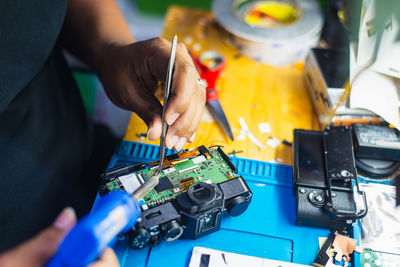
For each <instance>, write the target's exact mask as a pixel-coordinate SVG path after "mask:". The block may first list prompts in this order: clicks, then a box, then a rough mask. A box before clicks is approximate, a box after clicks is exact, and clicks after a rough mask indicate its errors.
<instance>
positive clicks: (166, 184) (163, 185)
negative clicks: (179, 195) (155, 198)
mask: <svg viewBox="0 0 400 267" xmlns="http://www.w3.org/2000/svg"><path fill="white" fill-rule="evenodd" d="M173 187H174V186H173V185H172V184H171V182H170V180H169V179H168V177H163V178H160V181H159V182H158V185H156V186H155V187H154V189H155V190H156V191H157V192H158V193H161V192H163V191H165V190H169V189H171V188H173Z"/></svg>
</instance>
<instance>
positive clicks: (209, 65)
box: [191, 51, 234, 141]
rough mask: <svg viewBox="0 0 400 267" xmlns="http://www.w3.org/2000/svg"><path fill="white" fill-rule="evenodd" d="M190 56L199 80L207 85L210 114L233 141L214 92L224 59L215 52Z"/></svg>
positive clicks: (216, 93)
mask: <svg viewBox="0 0 400 267" xmlns="http://www.w3.org/2000/svg"><path fill="white" fill-rule="evenodd" d="M191 55H192V58H193V61H194V63H195V64H196V66H197V68H198V70H199V74H200V78H201V79H202V80H203V81H205V82H206V83H207V84H206V86H205V87H206V96H207V105H208V107H209V108H210V111H211V113H212V114H213V115H214V117H215V120H216V121H217V122H218V123H219V125H220V126H221V128H222V129H223V130H224V132H225V133H226V134H227V135H228V136H229V138H230V139H231V140H232V141H233V140H234V138H233V134H232V130H231V127H230V125H229V122H228V119H227V118H226V116H225V113H224V110H223V109H222V106H221V103H220V102H219V99H218V92H217V90H215V82H216V81H217V79H218V76H219V74H220V72H221V71H222V70H223V69H224V67H225V63H226V62H225V58H224V57H223V56H222V55H221V54H219V53H217V52H215V51H207V52H204V53H202V54H200V55H199V57H196V56H195V55H194V54H193V53H191Z"/></svg>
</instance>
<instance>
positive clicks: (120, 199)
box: [46, 36, 177, 267]
mask: <svg viewBox="0 0 400 267" xmlns="http://www.w3.org/2000/svg"><path fill="white" fill-rule="evenodd" d="M176 44H177V37H176V36H174V38H173V41H172V47H171V55H170V58H169V64H168V70H167V78H166V89H165V96H164V107H163V114H162V121H163V131H162V135H161V138H160V163H159V170H158V172H157V174H156V175H154V176H152V177H151V178H149V179H148V180H146V182H145V183H143V184H142V185H141V186H140V187H139V188H138V189H137V190H136V191H135V192H133V194H132V195H130V194H128V193H127V192H125V191H119V190H118V191H112V192H110V193H108V194H106V195H105V196H104V197H103V198H101V199H100V201H99V203H98V205H97V206H96V207H94V208H93V210H92V212H91V213H89V214H88V215H86V216H85V217H83V218H82V219H81V220H80V221H79V222H78V223H77V224H76V225H75V226H74V228H72V230H71V231H70V232H69V233H68V235H67V236H66V237H65V239H64V240H63V241H62V243H61V245H60V246H59V248H58V250H57V252H56V254H55V255H54V256H53V258H51V259H50V261H49V262H48V263H47V264H46V267H84V266H87V265H89V264H90V263H92V262H93V261H95V260H96V259H97V258H98V257H99V256H100V255H101V253H102V252H103V251H104V249H105V248H106V247H107V246H110V245H112V244H113V243H114V242H115V240H116V237H117V235H118V234H120V233H123V232H126V231H128V230H129V229H131V228H132V227H134V226H135V224H136V222H138V221H140V206H139V204H138V200H141V199H143V197H144V196H145V195H146V194H147V193H149V192H150V191H151V190H152V189H153V188H154V187H155V186H156V185H157V184H158V181H159V178H160V173H161V171H162V163H163V158H164V149H165V148H164V139H165V133H166V125H165V119H164V113H165V106H166V104H167V103H166V101H167V99H168V97H169V92H170V86H171V79H172V71H173V67H174V62H175V51H176Z"/></svg>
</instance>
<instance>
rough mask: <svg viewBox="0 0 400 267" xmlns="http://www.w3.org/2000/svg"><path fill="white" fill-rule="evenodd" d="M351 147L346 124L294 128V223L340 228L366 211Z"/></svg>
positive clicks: (349, 223)
mask: <svg viewBox="0 0 400 267" xmlns="http://www.w3.org/2000/svg"><path fill="white" fill-rule="evenodd" d="M353 151H354V150H353V141H352V131H351V129H350V128H349V127H332V128H329V129H327V130H325V131H323V132H318V131H306V130H297V129H296V130H295V131H294V142H293V157H294V159H293V169H294V171H293V175H294V180H293V182H294V194H295V196H296V222H295V223H296V224H297V225H305V226H312V227H319V228H328V229H332V230H343V229H346V228H348V227H350V226H351V225H352V224H353V223H354V222H355V220H356V219H360V218H362V217H364V216H365V215H366V214H367V202H366V198H365V193H364V192H362V191H360V190H359V187H358V180H357V170H356V167H355V160H354V152H353Z"/></svg>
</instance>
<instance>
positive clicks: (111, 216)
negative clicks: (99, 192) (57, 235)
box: [46, 191, 140, 267]
mask: <svg viewBox="0 0 400 267" xmlns="http://www.w3.org/2000/svg"><path fill="white" fill-rule="evenodd" d="M139 216H140V207H139V204H138V203H137V201H136V200H135V199H134V198H133V197H132V196H131V195H129V194H128V193H126V192H125V191H113V192H111V193H108V194H107V195H105V196H104V197H103V198H102V199H101V200H100V202H99V203H98V205H97V207H96V208H95V209H94V210H93V211H92V212H91V213H90V214H88V215H86V216H85V217H83V218H82V219H81V220H80V221H79V222H78V223H77V225H76V226H75V227H74V228H73V229H72V230H71V232H70V233H69V234H68V235H67V236H66V237H65V239H64V241H63V242H62V243H61V245H60V247H59V249H58V251H57V253H56V254H55V255H54V257H53V258H52V259H51V260H50V261H49V262H48V263H47V265H46V267H83V266H87V265H89V264H90V263H92V262H93V261H95V260H96V259H97V258H98V257H99V256H100V254H101V253H102V252H103V250H104V249H105V248H106V247H107V246H108V245H109V244H110V243H112V242H113V241H114V240H115V238H116V236H117V235H118V234H119V233H121V232H126V231H128V230H129V229H130V228H132V227H133V226H134V225H135V223H136V221H137V219H138V218H139Z"/></svg>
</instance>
